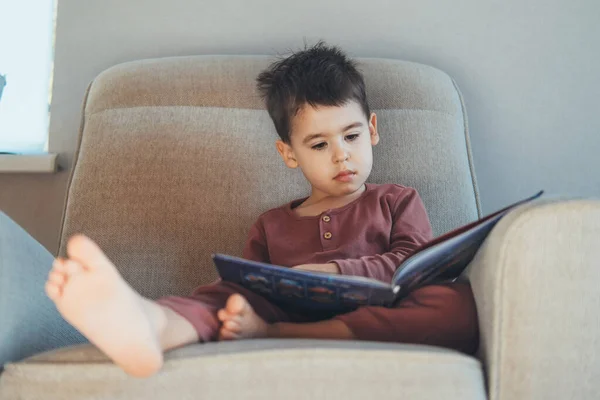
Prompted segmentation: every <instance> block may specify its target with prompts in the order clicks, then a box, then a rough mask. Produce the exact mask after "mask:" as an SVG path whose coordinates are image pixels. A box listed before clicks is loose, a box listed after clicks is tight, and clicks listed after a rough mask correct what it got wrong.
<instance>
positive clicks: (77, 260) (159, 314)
mask: <svg viewBox="0 0 600 400" xmlns="http://www.w3.org/2000/svg"><path fill="white" fill-rule="evenodd" d="M67 253H68V255H69V259H67V260H63V259H56V260H55V261H54V263H53V268H52V270H51V271H50V273H49V274H48V281H47V282H46V293H47V295H48V297H50V299H52V301H54V304H55V305H56V308H57V309H58V311H59V312H60V314H61V315H62V316H63V318H64V319H65V320H66V321H67V322H69V323H70V324H71V325H73V326H74V327H75V328H77V330H78V331H79V332H81V333H82V334H83V335H84V336H85V337H86V338H87V339H89V340H90V342H92V343H93V344H95V345H96V346H97V347H98V348H99V349H100V350H102V351H103V352H104V353H105V354H106V355H107V356H108V357H110V358H111V359H112V360H113V361H114V362H115V364H117V365H119V366H120V367H121V368H122V369H123V370H125V372H127V373H129V374H131V375H134V376H140V377H141V376H148V375H151V374H153V373H154V372H156V371H157V370H158V369H159V368H160V367H161V366H162V361H163V357H162V352H163V349H162V348H161V347H162V346H163V345H165V346H167V347H168V346H171V347H175V346H178V345H182V344H185V343H189V342H192V341H194V340H197V336H195V330H194V329H193V327H191V325H190V324H189V323H187V321H185V320H184V319H183V318H181V317H179V316H173V315H171V314H170V313H169V311H168V310H167V309H165V308H164V307H162V306H160V305H158V304H157V303H155V302H152V301H150V300H148V299H145V298H143V297H142V296H141V295H140V294H139V293H137V292H136V291H135V290H133V289H132V288H131V287H130V286H129V285H128V284H127V283H126V282H125V281H124V280H123V278H122V277H121V275H120V274H119V272H118V271H117V269H116V268H115V266H114V265H113V264H112V263H111V261H110V260H109V259H108V258H107V257H106V256H105V255H104V253H102V251H101V250H100V248H98V246H97V245H96V244H95V243H94V242H92V241H91V240H89V239H88V238H86V237H85V236H75V237H73V238H71V239H70V240H69V243H68V245H67ZM186 323H187V326H186ZM169 325H175V326H177V327H178V328H177V329H176V332H177V334H178V336H177V337H176V338H175V339H172V338H166V339H165V333H167V334H170V333H172V331H173V330H172V329H169Z"/></svg>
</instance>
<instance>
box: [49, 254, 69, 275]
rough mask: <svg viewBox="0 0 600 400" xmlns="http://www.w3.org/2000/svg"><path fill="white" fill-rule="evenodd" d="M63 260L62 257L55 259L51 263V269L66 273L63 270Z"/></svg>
mask: <svg viewBox="0 0 600 400" xmlns="http://www.w3.org/2000/svg"><path fill="white" fill-rule="evenodd" d="M65 261H66V260H65V259H64V258H62V257H57V258H55V259H54V261H53V262H52V268H53V269H54V270H56V271H60V272H66V270H65Z"/></svg>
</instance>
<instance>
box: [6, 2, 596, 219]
mask: <svg viewBox="0 0 600 400" xmlns="http://www.w3.org/2000/svg"><path fill="white" fill-rule="evenodd" d="M599 16H600V2H598V1H597V0H571V1H566V0H529V1H521V0H504V1H484V0H455V1H442V0H418V1H417V0H410V1H409V0H405V1H388V0H369V1H356V0H304V1H285V0H253V1H248V0H246V1H245V0H231V1H212V2H208V1H199V0H170V1H165V0H128V1H120V0H119V1H118V0H106V1H81V0H59V4H58V31H57V49H56V55H55V60H56V61H55V77H54V91H53V105H52V116H51V121H50V131H51V140H50V150H51V151H52V150H54V151H61V152H62V153H63V156H62V160H63V161H62V162H63V164H65V165H68V162H69V160H70V159H71V155H72V151H73V149H74V148H75V146H76V135H77V130H78V127H79V122H80V119H79V115H80V103H81V100H82V97H83V93H84V91H85V89H86V86H87V84H88V82H89V81H91V80H92V79H93V78H94V76H95V75H96V74H98V73H99V72H101V71H102V70H104V69H105V68H107V67H109V66H111V65H113V64H116V63H120V62H123V61H128V60H134V59H139V58H147V57H161V56H173V55H191V54H209V53H221V54H251V53H261V54H274V53H277V52H285V51H286V50H287V49H297V48H299V47H300V46H302V44H303V40H304V39H305V38H306V39H307V40H308V41H309V42H310V43H313V42H314V41H316V40H317V39H319V38H323V39H325V40H327V41H328V42H329V43H332V44H339V45H341V46H342V47H343V48H344V49H346V50H347V51H348V52H349V53H350V54H351V55H354V56H370V57H389V58H398V59H405V60H412V61H417V62H422V63H426V64H430V65H433V66H436V67H438V68H440V69H442V70H444V71H446V72H447V73H449V74H450V75H451V76H453V77H454V78H455V79H456V81H457V82H458V84H459V86H460V88H461V89H462V91H463V94H464V96H465V99H466V104H467V109H468V112H469V118H470V128H471V135H472V144H473V152H474V157H475V167H476V171H477V176H478V181H479V186H480V189H481V195H482V203H483V208H484V212H490V211H492V210H494V209H496V208H499V207H501V206H503V205H505V204H507V203H508V202H511V201H513V200H517V199H518V198H520V197H523V196H526V195H528V194H531V193H533V192H535V191H536V190H538V189H540V188H544V189H546V190H547V191H548V192H549V193H551V194H564V195H570V196H575V195H586V196H589V195H595V196H600V176H599V174H598V170H600V161H598V156H597V154H599V153H600V119H599V118H597V114H598V111H599V110H600V107H599V105H598V93H600V73H599V70H600V68H599V67H598V65H600V56H599V54H600V24H598V23H597V22H598V17H599ZM0 183H1V182H0ZM56 186H57V188H61V187H62V186H61V184H58V183H57V185H56ZM57 190H59V189H57ZM61 195H62V194H61ZM48 212H49V211H48Z"/></svg>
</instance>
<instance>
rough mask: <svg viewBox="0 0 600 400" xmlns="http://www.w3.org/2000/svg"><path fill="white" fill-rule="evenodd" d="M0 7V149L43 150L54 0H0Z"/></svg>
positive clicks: (45, 133) (46, 133)
mask: <svg viewBox="0 0 600 400" xmlns="http://www.w3.org/2000/svg"><path fill="white" fill-rule="evenodd" d="M0 10H1V14H2V17H1V19H0V38H2V40H1V41H0V43H1V44H0V152H2V153H19V154H32V153H41V152H45V151H47V148H48V122H49V113H50V98H51V93H52V92H51V90H50V88H51V85H52V82H51V77H52V68H53V64H54V63H53V59H54V27H55V21H56V4H55V0H0Z"/></svg>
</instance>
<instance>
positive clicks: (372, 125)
mask: <svg viewBox="0 0 600 400" xmlns="http://www.w3.org/2000/svg"><path fill="white" fill-rule="evenodd" d="M369 133H370V134H371V145H373V146H375V145H376V144H377V143H379V133H378V132H377V115H375V113H371V117H370V118H369Z"/></svg>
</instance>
